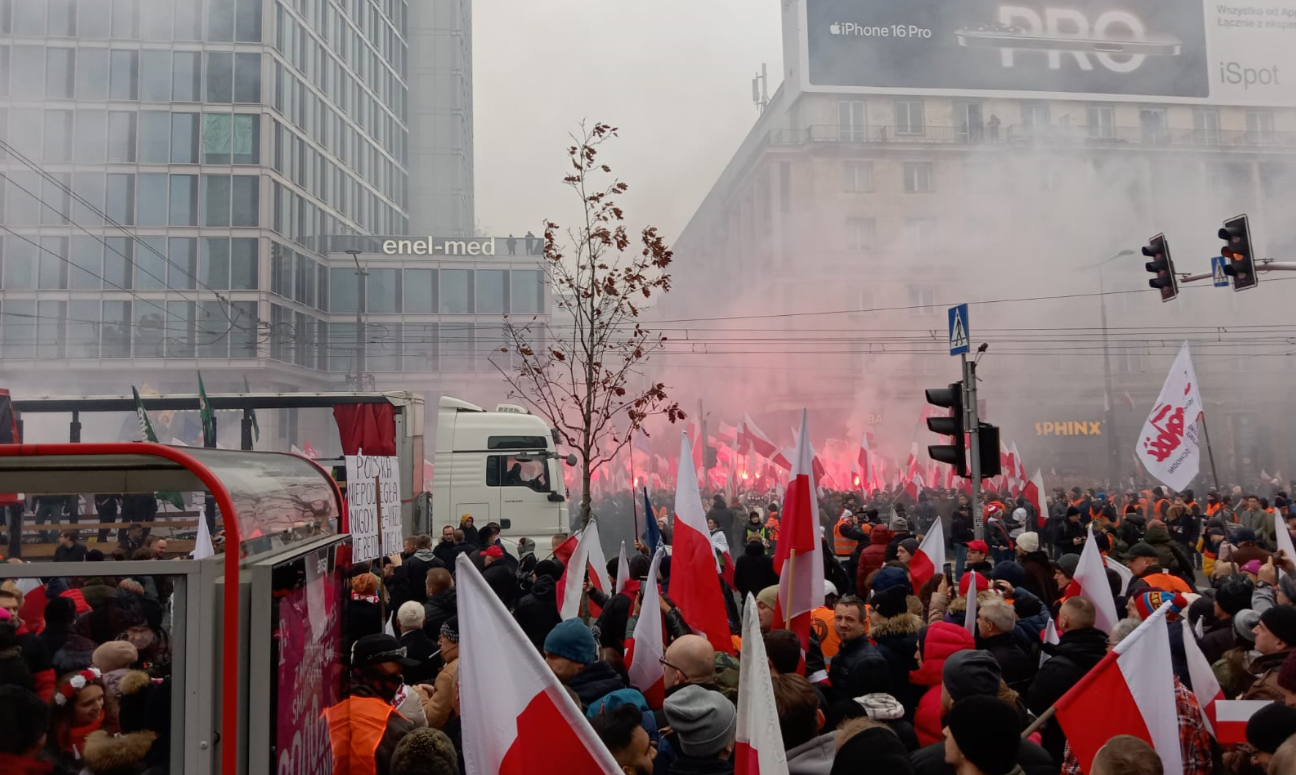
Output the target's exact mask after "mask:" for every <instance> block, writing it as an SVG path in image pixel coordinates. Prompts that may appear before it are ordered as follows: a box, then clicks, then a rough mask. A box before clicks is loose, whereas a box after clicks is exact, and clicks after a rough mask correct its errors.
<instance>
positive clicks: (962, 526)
mask: <svg viewBox="0 0 1296 775" xmlns="http://www.w3.org/2000/svg"><path fill="white" fill-rule="evenodd" d="M975 540H976V532H975V530H973V527H972V517H971V516H970V515H969V514H968V513H967V512H966V511H964V510H963V509H955V510H954V516H953V517H951V518H950V542H951V543H953V544H954V545H955V546H960V545H962V546H966V545H967V543H968V542H969V541H975Z"/></svg>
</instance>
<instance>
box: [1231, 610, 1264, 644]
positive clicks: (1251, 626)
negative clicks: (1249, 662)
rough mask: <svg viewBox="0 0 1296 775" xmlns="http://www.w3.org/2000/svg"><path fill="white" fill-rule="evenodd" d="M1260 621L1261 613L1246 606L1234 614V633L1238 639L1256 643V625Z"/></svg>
mask: <svg viewBox="0 0 1296 775" xmlns="http://www.w3.org/2000/svg"><path fill="white" fill-rule="evenodd" d="M1259 623H1260V614H1258V613H1256V612H1255V611H1252V610H1251V609H1250V608H1244V609H1242V610H1241V611H1238V612H1237V613H1235V614H1233V634H1234V635H1236V636H1237V638H1238V641H1245V642H1247V643H1255V626H1256V625H1257V624H1259Z"/></svg>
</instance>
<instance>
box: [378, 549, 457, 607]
mask: <svg viewBox="0 0 1296 775" xmlns="http://www.w3.org/2000/svg"><path fill="white" fill-rule="evenodd" d="M451 546H453V544H451ZM401 567H403V568H404V569H405V583H406V584H407V585H408V586H409V592H410V597H409V599H410V600H418V599H419V598H421V597H423V596H424V595H426V594H427V591H426V590H427V574H428V571H430V570H432V569H433V568H446V567H448V566H447V564H446V561H445V560H443V559H441V558H440V557H437V556H436V553H435V552H434V551H433V550H432V549H419V550H418V551H417V552H414V554H412V555H410V558H409V559H408V560H406V561H405V564H404V565H402V566H401ZM393 607H399V606H393Z"/></svg>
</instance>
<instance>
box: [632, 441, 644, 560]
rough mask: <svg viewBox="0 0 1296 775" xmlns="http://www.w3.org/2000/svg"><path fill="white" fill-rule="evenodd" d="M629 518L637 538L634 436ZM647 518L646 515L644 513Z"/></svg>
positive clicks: (637, 511) (637, 517) (637, 514)
mask: <svg viewBox="0 0 1296 775" xmlns="http://www.w3.org/2000/svg"><path fill="white" fill-rule="evenodd" d="M630 439H631V441H630V518H631V519H632V520H633V521H634V536H635V538H636V539H638V538H639V508H638V507H637V506H636V504H635V472H634V436H633V435H631V437H630ZM644 518H645V519H647V518H648V515H647V514H645V515H644Z"/></svg>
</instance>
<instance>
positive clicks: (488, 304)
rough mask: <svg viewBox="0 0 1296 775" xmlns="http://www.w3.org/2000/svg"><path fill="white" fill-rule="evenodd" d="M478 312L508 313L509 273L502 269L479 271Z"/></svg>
mask: <svg viewBox="0 0 1296 775" xmlns="http://www.w3.org/2000/svg"><path fill="white" fill-rule="evenodd" d="M476 279H477V312H478V313H486V314H503V313H505V312H508V272H506V271H504V270H500V269H479V270H477V278H476Z"/></svg>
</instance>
